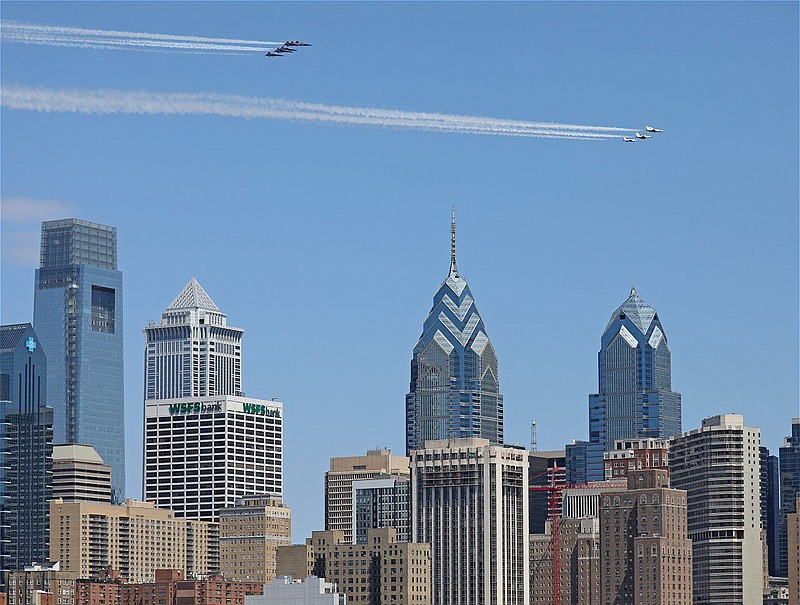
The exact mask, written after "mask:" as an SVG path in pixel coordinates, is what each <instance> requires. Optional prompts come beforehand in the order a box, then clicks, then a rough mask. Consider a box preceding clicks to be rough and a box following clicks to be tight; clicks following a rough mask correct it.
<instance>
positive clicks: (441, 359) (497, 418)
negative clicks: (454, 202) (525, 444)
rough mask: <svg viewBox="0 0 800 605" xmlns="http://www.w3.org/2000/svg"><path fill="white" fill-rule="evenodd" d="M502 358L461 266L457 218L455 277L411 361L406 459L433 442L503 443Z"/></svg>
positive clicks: (442, 290)
mask: <svg viewBox="0 0 800 605" xmlns="http://www.w3.org/2000/svg"><path fill="white" fill-rule="evenodd" d="M498 380H499V379H498V371H497V356H496V355H495V352H494V347H493V346H492V343H491V342H490V341H489V337H488V336H487V335H486V328H485V327H484V325H483V320H482V319H481V316H480V314H479V313H478V309H477V307H476V306H475V301H474V299H473V298H472V292H470V289H469V286H468V285H467V282H466V281H465V280H464V278H463V277H461V275H460V274H459V272H458V265H457V264H456V218H455V211H454V212H453V221H452V228H451V242H450V272H449V274H448V276H447V279H445V280H444V282H442V285H441V286H440V287H439V290H438V291H437V292H436V294H435V295H434V297H433V308H431V311H430V313H429V314H428V317H427V319H426V320H425V323H424V324H423V327H422V335H421V336H420V338H419V341H418V342H417V345H416V346H415V347H414V354H413V357H412V359H411V390H410V392H409V394H408V395H406V455H410V453H411V451H412V450H415V449H419V448H422V447H424V444H425V442H426V441H428V440H433V439H457V438H469V437H478V438H482V439H488V440H489V442H490V443H492V444H495V445H501V444H502V443H503V396H502V395H501V394H500V384H499V382H498Z"/></svg>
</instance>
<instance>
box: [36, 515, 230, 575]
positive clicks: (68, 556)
mask: <svg viewBox="0 0 800 605" xmlns="http://www.w3.org/2000/svg"><path fill="white" fill-rule="evenodd" d="M49 558H50V560H51V561H59V562H60V564H61V569H62V570H64V571H74V572H77V573H78V574H79V577H81V578H92V579H97V578H100V577H103V575H104V574H105V573H106V571H107V570H108V569H109V568H112V569H117V570H119V572H120V577H121V578H122V579H124V580H127V581H128V582H148V581H152V579H153V578H154V577H155V572H156V570H157V569H180V570H183V571H185V573H186V575H187V576H193V575H198V574H208V573H211V572H215V571H217V570H219V528H218V526H217V524H216V523H208V522H205V521H194V520H188V519H180V518H178V517H177V516H176V515H175V513H174V512H173V511H171V510H165V509H160V508H155V507H154V506H153V504H152V503H151V502H137V501H135V500H126V501H125V504H121V505H114V504H102V503H99V502H63V501H61V500H52V501H51V503H50V557H49Z"/></svg>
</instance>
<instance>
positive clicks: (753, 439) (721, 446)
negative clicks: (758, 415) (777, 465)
mask: <svg viewBox="0 0 800 605" xmlns="http://www.w3.org/2000/svg"><path fill="white" fill-rule="evenodd" d="M760 441H761V432H760V431H759V429H757V428H753V427H749V426H745V424H744V418H743V417H742V416H741V415H739V414H723V415H719V416H713V417H711V418H706V419H704V420H703V422H702V426H701V427H700V428H699V429H694V430H692V431H689V432H688V433H684V434H683V435H682V436H681V437H676V438H675V439H673V440H672V444H671V446H670V465H669V468H670V478H671V483H672V486H673V487H674V488H676V489H681V490H685V491H686V492H687V502H688V527H689V538H690V539H691V541H692V561H693V569H692V573H693V592H694V599H695V602H696V603H702V604H703V605H728V604H730V603H741V604H742V605H761V602H762V598H763V595H762V593H763V588H764V586H763V584H764V581H763V568H762V564H763V562H762V543H761V521H760V519H761V511H760V500H761V498H760V482H759V480H760V451H759V447H760V445H761V444H760Z"/></svg>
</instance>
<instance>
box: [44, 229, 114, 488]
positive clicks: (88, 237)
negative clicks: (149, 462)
mask: <svg viewBox="0 0 800 605" xmlns="http://www.w3.org/2000/svg"><path fill="white" fill-rule="evenodd" d="M33 325H34V327H35V328H36V332H37V334H38V335H39V338H40V339H41V343H42V345H43V347H44V349H45V351H46V352H47V359H48V368H47V401H48V405H49V406H51V407H52V408H53V423H54V424H53V433H54V440H55V443H86V444H89V445H91V446H93V447H94V448H95V449H96V450H97V453H98V454H100V456H101V457H102V458H103V460H104V461H105V463H106V464H108V465H110V466H111V469H112V473H111V480H112V484H113V490H114V501H115V502H121V501H122V500H123V499H124V495H125V396H124V374H123V355H122V351H123V350H122V326H123V313H122V273H121V272H120V271H118V270H117V230H116V228H115V227H108V226H106V225H98V224H96V223H90V222H87V221H82V220H78V219H64V220H57V221H46V222H44V223H42V242H41V262H40V267H39V269H37V270H36V290H35V292H34V299H33Z"/></svg>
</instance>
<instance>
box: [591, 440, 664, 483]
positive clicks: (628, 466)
mask: <svg viewBox="0 0 800 605" xmlns="http://www.w3.org/2000/svg"><path fill="white" fill-rule="evenodd" d="M668 467H669V441H667V440H666V439H652V438H647V439H617V440H616V441H615V442H614V449H613V450H611V451H608V452H604V453H603V478H604V479H605V480H609V479H620V478H623V479H624V478H625V477H627V476H628V473H630V472H634V471H640V470H642V469H646V468H668Z"/></svg>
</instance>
